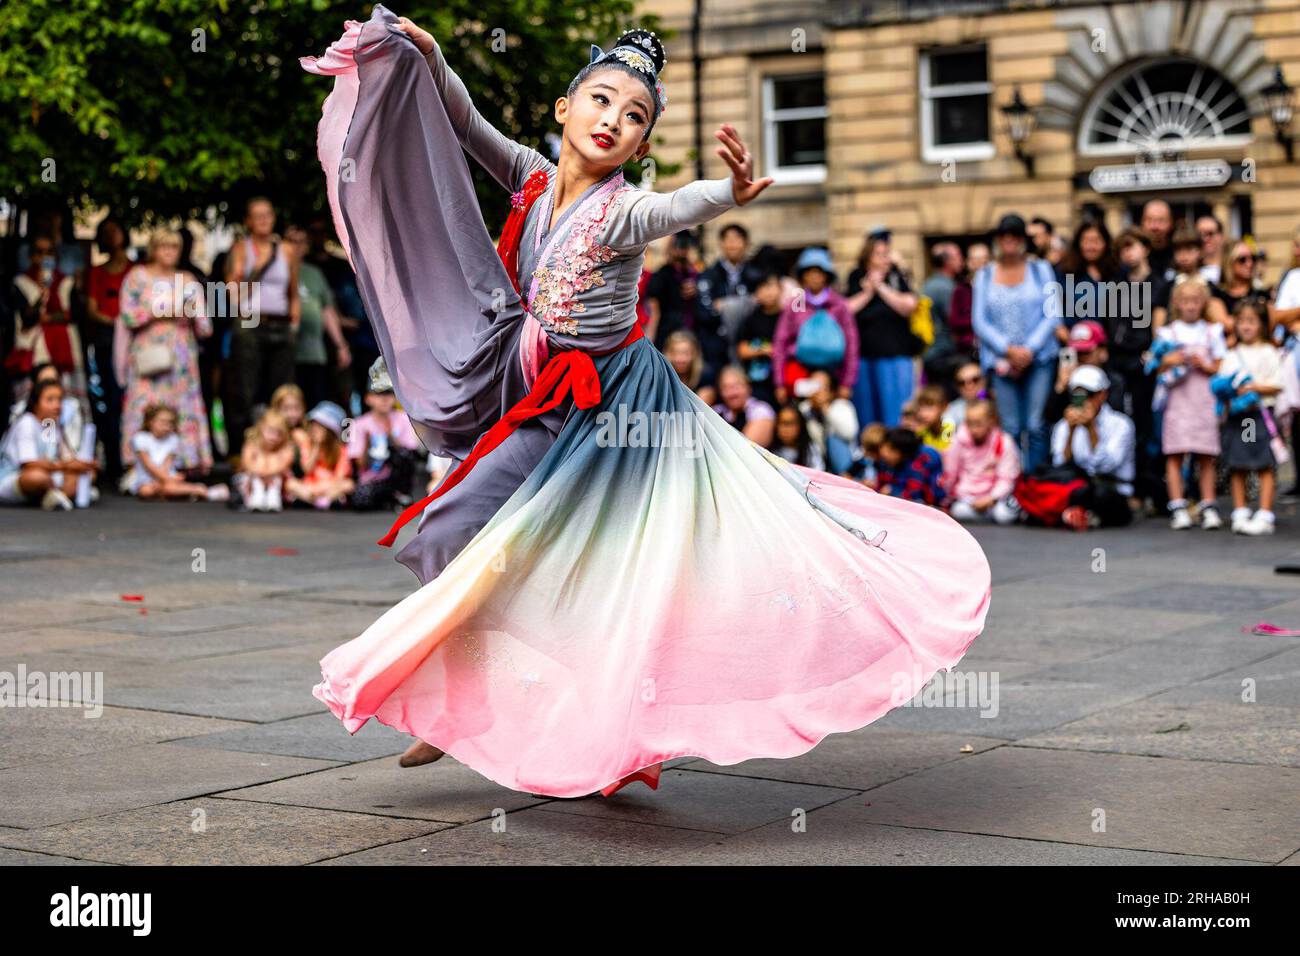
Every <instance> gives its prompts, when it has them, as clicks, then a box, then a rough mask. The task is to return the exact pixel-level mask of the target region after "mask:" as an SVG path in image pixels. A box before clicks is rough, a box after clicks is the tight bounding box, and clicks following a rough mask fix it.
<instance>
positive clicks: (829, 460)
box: [826, 435, 853, 475]
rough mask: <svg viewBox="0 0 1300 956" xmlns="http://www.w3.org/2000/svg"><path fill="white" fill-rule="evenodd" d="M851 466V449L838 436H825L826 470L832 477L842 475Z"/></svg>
mask: <svg viewBox="0 0 1300 956" xmlns="http://www.w3.org/2000/svg"><path fill="white" fill-rule="evenodd" d="M852 464H853V449H852V448H850V447H849V443H848V442H846V441H845V440H844V439H843V438H841V437H840V436H839V435H827V436H826V470H827V471H829V472H830V473H831V474H832V475H842V474H844V472H846V471H848V470H849V466H850V465H852Z"/></svg>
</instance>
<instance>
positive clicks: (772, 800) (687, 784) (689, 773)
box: [538, 764, 854, 833]
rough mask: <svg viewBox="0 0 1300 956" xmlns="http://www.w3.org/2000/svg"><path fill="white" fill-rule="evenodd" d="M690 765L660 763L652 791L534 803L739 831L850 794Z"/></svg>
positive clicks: (641, 788) (633, 788)
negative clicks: (700, 769) (678, 766)
mask: <svg viewBox="0 0 1300 956" xmlns="http://www.w3.org/2000/svg"><path fill="white" fill-rule="evenodd" d="M689 767H690V765H689V764H687V765H685V766H684V767H682V768H681V769H671V770H669V769H665V770H664V771H663V773H662V774H661V775H660V778H659V788H658V790H657V791H652V790H650V789H649V788H648V787H647V786H645V784H642V783H639V782H638V783H634V784H631V785H630V786H627V787H624V788H623V789H622V790H620V791H618V792H617V793H615V794H614V795H613V796H612V797H602V796H599V795H597V796H593V797H582V798H581V799H577V800H554V801H552V802H550V803H547V804H544V805H542V806H541V807H539V808H538V809H540V810H541V811H543V812H546V813H575V814H578V815H579V816H590V817H599V818H600V819H603V820H625V821H627V822H629V823H646V824H653V825H655V826H661V827H677V828H681V829H687V830H707V831H710V832H713V833H739V832H740V831H742V830H749V829H752V828H754V827H759V826H762V825H763V824H765V823H771V822H772V821H773V820H789V819H791V818H792V817H793V816H794V815H795V814H798V813H801V812H807V811H809V810H812V809H815V808H816V807H822V806H826V805H827V804H829V803H834V802H835V801H836V800H843V799H845V798H846V797H851V796H853V795H854V791H853V790H851V789H848V788H842V787H822V786H815V785H810V784H804V783H787V782H786V781H783V780H760V779H756V778H754V777H740V776H735V775H732V774H721V773H703V772H698V771H693V770H691V769H689Z"/></svg>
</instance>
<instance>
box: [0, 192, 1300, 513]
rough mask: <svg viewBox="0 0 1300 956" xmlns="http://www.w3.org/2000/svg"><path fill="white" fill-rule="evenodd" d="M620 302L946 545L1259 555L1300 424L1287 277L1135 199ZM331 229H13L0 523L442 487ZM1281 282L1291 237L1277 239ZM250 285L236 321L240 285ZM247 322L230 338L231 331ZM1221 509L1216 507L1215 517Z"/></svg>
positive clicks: (720, 237) (746, 270)
mask: <svg viewBox="0 0 1300 956" xmlns="http://www.w3.org/2000/svg"><path fill="white" fill-rule="evenodd" d="M712 238H714V239H716V247H717V248H718V250H719V252H720V254H719V255H718V256H717V257H716V259H715V260H714V261H712V262H706V261H705V260H704V259H703V258H702V256H701V250H700V242H699V239H698V238H697V236H696V235H694V234H692V233H680V234H678V235H676V236H674V237H672V238H671V239H670V240H668V241H667V243H666V246H667V248H666V255H664V256H661V257H660V259H661V260H662V264H659V265H658V266H657V268H653V269H651V268H647V269H645V270H644V272H643V274H642V278H641V285H640V297H639V302H638V306H637V321H638V322H640V323H641V324H642V326H643V327H644V330H645V332H646V333H647V335H648V336H649V337H650V338H651V339H652V341H653V342H654V343H655V345H656V347H658V348H659V349H660V350H661V351H662V352H663V354H664V355H665V356H666V358H667V360H668V361H669V362H670V363H671V365H672V367H673V368H674V369H675V370H676V372H677V374H678V375H679V376H680V377H681V379H682V380H683V381H684V382H685V383H686V384H687V385H688V386H689V387H691V388H692V389H693V390H695V391H696V392H697V393H698V394H699V395H700V397H701V398H702V399H703V400H704V401H705V402H707V403H708V404H710V405H711V406H713V408H714V409H715V410H716V411H717V412H718V413H719V414H720V415H722V416H723V418H725V419H726V420H727V421H728V422H729V423H731V424H732V425H733V426H734V427H736V428H737V429H739V430H741V431H742V432H743V433H744V434H745V435H746V436H748V437H749V438H750V439H752V440H753V441H754V442H756V443H758V444H760V445H762V446H763V447H765V448H768V449H770V450H772V451H773V452H775V453H777V454H779V455H781V456H783V457H784V458H786V459H787V460H789V461H791V462H795V463H797V464H800V465H805V466H807V467H811V468H816V469H820V470H825V471H829V472H832V473H834V474H838V475H843V476H847V477H849V478H852V479H853V480H856V481H859V482H862V483H863V484H865V485H868V486H869V487H871V488H874V489H876V490H877V491H879V492H881V493H884V494H890V495H896V496H901V497H905V498H909V499H912V500H915V501H919V502H923V503H925V504H927V505H931V506H933V507H939V508H944V509H946V510H948V511H949V512H950V513H951V514H952V515H953V516H954V517H956V518H958V519H959V520H963V521H972V522H974V521H989V522H996V523H998V524H1013V523H1019V522H1026V523H1038V524H1047V525H1060V526H1064V527H1069V528H1073V529H1076V530H1086V529H1087V528H1090V527H1096V526H1099V525H1119V524H1127V523H1129V522H1131V521H1132V520H1134V518H1136V517H1142V516H1152V515H1167V517H1168V520H1169V522H1170V524H1171V525H1172V527H1174V528H1179V529H1181V528H1188V527H1191V526H1193V525H1199V526H1200V527H1203V528H1207V529H1213V528H1217V527H1220V526H1221V525H1225V524H1228V525H1230V527H1231V530H1233V531H1235V532H1238V533H1242V534H1248V535H1259V534H1269V533H1272V532H1273V530H1274V527H1275V524H1276V518H1275V513H1274V503H1275V500H1276V497H1277V495H1278V494H1279V493H1285V494H1295V492H1296V489H1295V487H1294V481H1293V480H1290V481H1288V482H1284V484H1287V485H1289V486H1288V487H1285V488H1283V489H1279V487H1278V473H1279V471H1282V472H1284V473H1285V474H1286V475H1288V476H1290V475H1293V474H1294V470H1293V469H1292V468H1291V467H1290V464H1289V460H1290V458H1291V456H1292V454H1294V450H1295V446H1296V442H1297V439H1300V428H1295V427H1292V418H1293V411H1294V409H1295V408H1296V407H1297V406H1300V385H1297V375H1296V358H1297V352H1296V348H1295V345H1296V342H1297V334H1298V333H1300V269H1296V268H1286V269H1284V270H1282V271H1281V272H1280V275H1281V278H1280V281H1278V282H1277V284H1276V285H1275V286H1269V285H1268V284H1267V283H1266V282H1265V281H1264V276H1265V274H1266V272H1265V268H1266V263H1265V262H1264V258H1263V255H1262V250H1261V249H1260V247H1259V246H1258V245H1257V244H1255V243H1254V242H1252V241H1251V239H1250V238H1249V237H1236V236H1229V235H1225V230H1224V226H1223V224H1222V223H1221V222H1220V221H1218V220H1217V219H1216V218H1215V217H1213V216H1202V217H1200V218H1198V219H1196V220H1195V221H1177V220H1175V218H1174V214H1173V212H1172V210H1171V207H1170V205H1169V204H1168V203H1166V202H1164V201H1162V200H1158V199H1157V200H1152V201H1150V202H1148V203H1147V204H1146V205H1145V207H1144V208H1143V210H1142V216H1141V221H1140V223H1136V224H1135V225H1133V226H1132V227H1130V228H1127V229H1125V230H1124V231H1123V232H1122V233H1121V234H1120V235H1117V236H1112V235H1111V234H1110V232H1109V231H1108V229H1107V227H1106V225H1105V224H1104V223H1103V222H1101V221H1099V220H1091V219H1089V220H1084V221H1081V222H1079V223H1076V224H1071V225H1067V224H1061V223H1055V224H1054V223H1052V222H1049V221H1047V220H1045V219H1043V218H1041V217H1030V218H1028V219H1026V218H1023V217H1021V216H1019V215H1016V214H1014V213H1013V214H1007V215H1004V216H1002V217H1001V219H1000V220H999V221H998V222H996V223H994V224H991V229H990V233H989V236H988V239H987V241H985V242H971V243H969V244H967V245H966V247H965V248H963V247H962V246H961V245H959V244H957V243H955V242H950V241H945V242H939V243H937V244H935V245H934V246H933V247H931V248H930V249H929V258H928V261H927V262H925V263H923V264H916V267H913V266H912V265H911V264H909V263H906V262H905V261H903V259H902V257H901V256H899V255H898V254H897V252H896V251H895V249H894V247H893V245H892V244H891V234H890V230H889V228H888V226H887V225H883V224H881V225H873V226H870V227H869V228H867V229H866V230H865V234H864V237H863V241H862V246H861V251H860V254H859V255H858V257H857V262H856V265H855V267H854V268H853V269H852V271H851V272H849V274H848V275H847V276H841V275H839V274H838V272H837V270H836V269H835V267H834V265H833V263H832V260H831V256H830V254H829V253H828V251H827V250H826V249H825V248H822V247H816V246H813V247H808V248H805V249H803V250H802V252H800V253H799V254H798V256H797V258H796V259H795V261H794V262H793V263H792V264H791V263H790V261H789V257H788V256H787V255H784V254H782V253H780V252H778V251H777V249H776V248H775V247H773V246H771V245H758V244H756V242H755V240H754V239H753V237H751V236H750V235H749V233H748V232H747V231H746V229H745V228H744V227H743V226H741V225H739V224H737V223H727V222H723V223H722V224H720V225H718V226H717V227H716V230H715V234H714V236H713V237H712ZM332 240H333V236H332V230H331V227H330V224H329V222H328V220H326V219H315V220H312V221H308V222H303V223H289V222H280V221H278V218H277V212H276V209H275V206H274V204H273V203H272V202H271V201H270V200H269V199H266V198H262V197H257V198H254V199H252V200H250V201H249V202H248V203H247V204H246V208H245V215H244V219H243V228H242V231H241V232H240V234H238V235H237V236H236V237H235V239H234V241H233V242H232V243H231V244H230V245H229V247H228V248H226V249H225V250H223V251H222V252H220V253H219V254H218V255H217V256H216V257H215V258H214V259H213V261H212V266H211V268H210V269H207V270H204V269H201V268H200V267H199V266H198V265H196V264H195V262H194V261H193V258H192V251H193V241H194V240H193V237H192V235H191V234H190V233H189V231H188V230H187V229H182V230H180V231H170V230H167V229H160V230H156V231H154V232H152V233H150V234H149V237H148V241H147V243H145V244H144V245H143V246H142V247H140V248H130V247H129V243H128V233H127V230H126V229H125V228H124V227H123V225H122V224H121V223H120V222H119V221H118V220H117V219H115V218H114V217H112V216H109V217H107V218H105V219H103V220H102V221H101V222H100V223H99V226H98V229H97V231H96V235H95V239H94V242H93V244H91V243H84V242H83V243H77V242H69V241H67V233H66V231H65V230H64V228H63V224H62V222H61V217H60V216H59V215H58V214H57V213H56V214H47V215H44V216H40V217H34V218H33V219H32V221H31V229H30V230H29V234H28V236H27V237H26V238H25V241H24V242H23V243H22V244H21V245H20V246H19V247H18V256H17V261H16V262H15V263H14V265H13V267H12V269H11V274H9V275H5V276H3V277H0V279H2V281H0V288H2V289H3V296H0V368H2V369H3V372H2V373H0V374H2V377H0V397H2V398H3V399H4V402H5V405H6V407H7V408H9V410H10V411H9V414H8V415H7V416H6V421H5V423H4V436H3V440H2V441H0V501H2V502H4V503H6V504H11V505H20V504H31V505H41V506H43V507H45V508H47V509H61V508H71V507H74V506H75V505H76V504H81V505H83V506H84V505H89V504H90V503H91V502H93V501H94V500H96V499H97V498H98V497H99V496H100V495H102V494H105V493H108V494H127V495H135V496H138V497H140V498H181V499H208V500H222V501H228V502H229V505H230V506H231V507H235V508H241V509H247V510H257V511H277V510H282V509H283V508H285V507H290V506H299V507H314V508H319V509H332V508H343V507H352V508H361V509H374V508H388V507H395V506H403V505H406V504H408V503H409V502H410V501H411V500H412V499H413V498H414V497H418V496H419V495H421V494H422V493H423V491H424V490H425V489H427V488H430V487H432V486H433V485H434V484H436V482H437V481H438V480H439V478H440V477H441V476H442V475H443V474H444V473H445V471H446V469H447V467H448V465H449V462H448V461H446V460H440V459H436V458H433V457H432V456H429V455H427V454H425V453H424V451H423V449H422V448H421V446H420V444H419V442H418V440H417V439H416V436H415V434H414V431H413V429H412V427H411V424H410V422H409V421H408V420H407V418H406V416H405V414H404V413H403V412H402V411H401V409H400V407H399V406H398V403H397V399H396V397H395V396H394V394H393V390H392V385H391V382H390V381H389V380H388V378H387V375H386V374H385V373H384V371H383V369H382V364H380V365H379V366H377V367H375V368H374V369H372V364H373V363H374V362H375V359H376V358H377V357H378V354H379V352H378V348H377V345H376V342H375V337H374V333H373V330H372V329H371V327H370V324H369V321H368V319H367V316H366V314H365V310H364V308H363V306H362V303H361V297H360V295H359V294H358V290H357V286H356V281H355V278H354V276H353V274H352V271H351V269H350V267H349V265H348V263H347V260H346V259H345V258H344V257H342V256H341V255H339V254H338V252H337V247H336V246H335V245H334V244H333V241H332ZM1295 254H1296V262H1293V263H1291V264H1290V265H1291V266H1296V265H1298V264H1300V232H1297V238H1296V243H1295ZM253 289H255V290H256V295H257V301H256V303H255V304H254V305H255V307H254V308H252V309H250V308H249V298H250V293H249V290H253ZM250 314H251V315H253V316H255V320H252V321H250V320H249V316H250ZM1220 499H1225V500H1224V502H1223V504H1222V505H1221V504H1220Z"/></svg>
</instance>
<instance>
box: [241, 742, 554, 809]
mask: <svg viewBox="0 0 1300 956" xmlns="http://www.w3.org/2000/svg"><path fill="white" fill-rule="evenodd" d="M403 749H405V747H403ZM220 796H222V797H229V798H231V799H240V800H256V801H261V802H265V803H278V804H290V805H293V806H301V807H318V808H320V809H323V810H349V811H355V812H359V813H376V814H382V815H387V816H394V817H409V818H413V819H420V820H437V821H443V822H447V823H468V822H470V821H472V820H482V819H484V818H486V817H490V816H492V815H493V814H494V813H498V814H499V813H502V812H507V813H508V812H510V811H511V810H519V809H522V808H524V807H530V806H535V805H537V804H539V803H541V802H543V801H544V800H545V799H547V798H545V797H535V796H532V795H530V794H526V793H519V792H518V791H515V790H510V789H508V788H506V787H502V786H500V785H498V784H495V783H493V782H492V781H491V780H488V779H487V778H486V777H483V776H481V775H480V774H477V773H475V772H474V771H473V770H471V769H470V768H468V767H466V766H464V765H463V764H460V763H457V762H456V761H455V760H453V759H452V758H451V757H443V758H442V759H441V760H439V761H437V762H436V763H434V764H429V765H426V766H423V767H399V766H398V764H397V760H396V759H395V758H393V757H385V758H383V759H379V760H368V761H366V762H364V763H356V764H352V765H350V766H347V767H340V768H337V769H335V770H327V771H324V772H323V773H320V774H312V775H311V776H310V777H300V778H298V779H290V780H281V781H278V782H277V783H273V784H265V785H260V786H254V787H243V788H241V789H238V790H228V791H224V792H222V793H221V794H220Z"/></svg>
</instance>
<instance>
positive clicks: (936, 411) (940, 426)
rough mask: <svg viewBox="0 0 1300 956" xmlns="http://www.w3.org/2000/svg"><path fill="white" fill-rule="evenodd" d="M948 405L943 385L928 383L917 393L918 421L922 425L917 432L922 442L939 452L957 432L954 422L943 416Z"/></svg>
mask: <svg viewBox="0 0 1300 956" xmlns="http://www.w3.org/2000/svg"><path fill="white" fill-rule="evenodd" d="M947 407H948V396H947V395H946V394H944V391H943V386H941V385H927V386H925V388H923V389H921V390H920V391H919V392H917V393H916V413H915V414H916V421H917V423H918V424H919V425H920V426H921V427H920V429H918V431H917V434H918V435H920V436H921V441H922V443H924V444H926V445H928V446H930V447H931V448H933V449H934V450H935V451H937V452H943V451H944V450H945V449H946V448H947V447H948V446H949V445H950V444H951V443H952V436H953V435H954V434H955V433H956V428H955V427H954V426H953V424H952V423H951V422H949V421H947V420H945V419H944V417H943V413H944V410H945V409H946V408H947Z"/></svg>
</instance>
